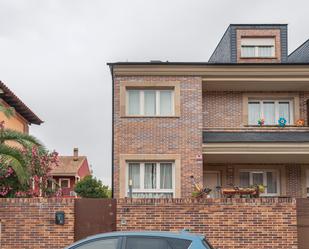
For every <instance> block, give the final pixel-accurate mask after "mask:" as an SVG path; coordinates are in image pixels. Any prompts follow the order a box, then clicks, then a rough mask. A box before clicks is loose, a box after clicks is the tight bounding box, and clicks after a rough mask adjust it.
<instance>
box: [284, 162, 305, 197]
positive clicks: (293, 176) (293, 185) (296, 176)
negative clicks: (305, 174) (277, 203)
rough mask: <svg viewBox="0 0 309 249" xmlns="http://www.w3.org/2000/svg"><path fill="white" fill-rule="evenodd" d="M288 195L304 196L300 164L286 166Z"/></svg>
mask: <svg viewBox="0 0 309 249" xmlns="http://www.w3.org/2000/svg"><path fill="white" fill-rule="evenodd" d="M286 181H287V195H288V196H293V197H302V179H301V166H300V165H287V166H286Z"/></svg>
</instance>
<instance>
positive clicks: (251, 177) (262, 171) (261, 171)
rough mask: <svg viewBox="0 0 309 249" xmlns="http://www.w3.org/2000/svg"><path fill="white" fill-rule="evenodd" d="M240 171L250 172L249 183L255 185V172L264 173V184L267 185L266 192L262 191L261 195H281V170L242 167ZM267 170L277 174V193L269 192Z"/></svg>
mask: <svg viewBox="0 0 309 249" xmlns="http://www.w3.org/2000/svg"><path fill="white" fill-rule="evenodd" d="M240 172H247V173H249V184H250V185H253V174H254V173H256V174H261V173H262V174H263V185H264V186H265V193H261V194H260V196H262V197H263V196H280V193H281V191H280V175H279V171H278V170H276V169H258V170H257V169H242V170H240V171H239V173H240ZM267 172H273V173H276V175H277V193H271V194H269V193H267Z"/></svg>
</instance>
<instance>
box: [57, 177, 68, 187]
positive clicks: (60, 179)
mask: <svg viewBox="0 0 309 249" xmlns="http://www.w3.org/2000/svg"><path fill="white" fill-rule="evenodd" d="M63 180H64V181H68V187H67V188H70V187H71V184H70V183H71V181H70V179H69V178H59V186H60V187H61V188H62V185H61V182H62V181H63Z"/></svg>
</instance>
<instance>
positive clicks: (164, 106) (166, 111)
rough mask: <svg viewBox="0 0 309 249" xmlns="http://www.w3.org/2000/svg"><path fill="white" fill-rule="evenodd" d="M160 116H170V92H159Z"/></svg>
mask: <svg viewBox="0 0 309 249" xmlns="http://www.w3.org/2000/svg"><path fill="white" fill-rule="evenodd" d="M160 115H162V116H169V115H172V91H170V90H166V91H160Z"/></svg>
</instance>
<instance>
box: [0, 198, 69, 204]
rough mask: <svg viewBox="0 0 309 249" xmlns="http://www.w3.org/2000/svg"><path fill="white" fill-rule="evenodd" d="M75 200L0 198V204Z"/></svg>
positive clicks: (64, 202) (63, 202)
mask: <svg viewBox="0 0 309 249" xmlns="http://www.w3.org/2000/svg"><path fill="white" fill-rule="evenodd" d="M74 202H75V198H0V204H2V203H10V204H14V203H16V204H22V203H40V204H44V203H46V204H49V203H50V204H55V203H57V204H71V203H74Z"/></svg>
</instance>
